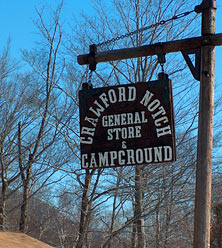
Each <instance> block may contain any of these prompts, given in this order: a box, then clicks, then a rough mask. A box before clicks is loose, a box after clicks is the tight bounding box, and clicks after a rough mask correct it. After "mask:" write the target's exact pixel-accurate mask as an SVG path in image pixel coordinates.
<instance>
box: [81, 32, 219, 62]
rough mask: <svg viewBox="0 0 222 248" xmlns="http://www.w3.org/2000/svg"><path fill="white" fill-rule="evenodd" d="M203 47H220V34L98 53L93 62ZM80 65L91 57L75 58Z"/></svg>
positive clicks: (85, 55)
mask: <svg viewBox="0 0 222 248" xmlns="http://www.w3.org/2000/svg"><path fill="white" fill-rule="evenodd" d="M204 45H212V46H221V45H222V34H215V35H206V36H199V37H194V38H188V39H183V40H176V41H169V42H160V43H156V44H152V45H144V46H140V47H136V48H123V49H117V50H111V51H106V52H98V53H97V54H96V55H95V60H94V61H95V62H96V63H101V62H108V61H114V60H121V59H130V58H137V57H143V56H152V55H157V54H159V53H160V52H162V53H172V52H178V51H183V50H187V49H195V48H200V47H201V46H204ZM77 61H78V63H79V64H80V65H86V64H90V61H91V55H90V54H83V55H79V56H78V57H77Z"/></svg>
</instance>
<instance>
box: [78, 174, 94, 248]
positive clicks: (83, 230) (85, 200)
mask: <svg viewBox="0 0 222 248" xmlns="http://www.w3.org/2000/svg"><path fill="white" fill-rule="evenodd" d="M91 179H92V175H91V174H90V173H89V170H86V176H85V184H84V190H83V195H82V206H81V216H80V225H79V237H78V241H77V245H76V248H82V247H84V246H83V245H84V244H83V242H84V240H86V236H87V229H88V220H89V218H88V215H89V209H88V206H89V190H90V186H91Z"/></svg>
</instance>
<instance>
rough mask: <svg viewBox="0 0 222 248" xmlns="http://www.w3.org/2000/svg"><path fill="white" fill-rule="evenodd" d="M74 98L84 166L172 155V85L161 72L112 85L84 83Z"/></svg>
mask: <svg viewBox="0 0 222 248" xmlns="http://www.w3.org/2000/svg"><path fill="white" fill-rule="evenodd" d="M79 100H80V103H79V104H80V136H81V138H80V149H81V160H82V168H83V169H94V168H107V167H116V166H125V165H141V164H150V163H166V162H171V161H174V160H175V159H176V151H175V134H174V116H173V102H172V85H171V81H170V80H169V79H168V77H167V75H166V74H164V73H160V74H159V79H158V80H156V81H150V82H142V83H135V84H127V85H120V86H112V87H103V88H95V89H90V88H89V87H88V84H85V85H83V89H82V90H81V91H80V93H79Z"/></svg>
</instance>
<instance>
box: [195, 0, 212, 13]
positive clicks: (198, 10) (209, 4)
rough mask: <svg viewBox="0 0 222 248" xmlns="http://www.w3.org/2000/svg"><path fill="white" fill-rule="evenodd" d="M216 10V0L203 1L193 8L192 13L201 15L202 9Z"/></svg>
mask: <svg viewBox="0 0 222 248" xmlns="http://www.w3.org/2000/svg"><path fill="white" fill-rule="evenodd" d="M209 8H212V9H216V8H217V2H216V0H203V2H202V3H201V4H200V5H197V6H195V8H194V11H195V12H196V13H201V12H202V11H203V10H204V9H209Z"/></svg>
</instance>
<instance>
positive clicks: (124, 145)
mask: <svg viewBox="0 0 222 248" xmlns="http://www.w3.org/2000/svg"><path fill="white" fill-rule="evenodd" d="M122 148H123V149H126V148H127V145H126V141H123V142H122Z"/></svg>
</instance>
